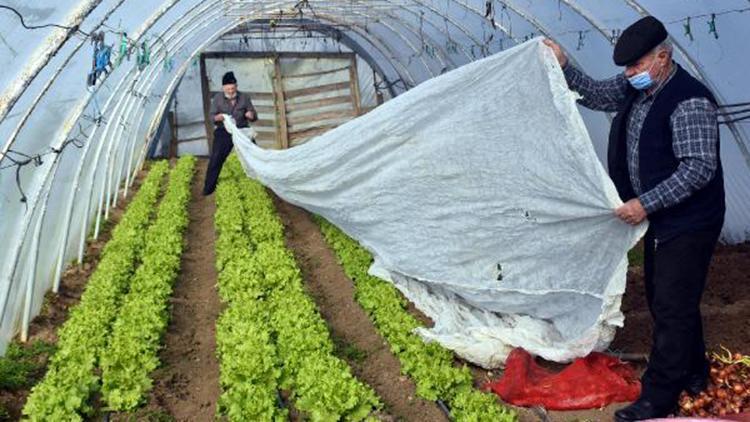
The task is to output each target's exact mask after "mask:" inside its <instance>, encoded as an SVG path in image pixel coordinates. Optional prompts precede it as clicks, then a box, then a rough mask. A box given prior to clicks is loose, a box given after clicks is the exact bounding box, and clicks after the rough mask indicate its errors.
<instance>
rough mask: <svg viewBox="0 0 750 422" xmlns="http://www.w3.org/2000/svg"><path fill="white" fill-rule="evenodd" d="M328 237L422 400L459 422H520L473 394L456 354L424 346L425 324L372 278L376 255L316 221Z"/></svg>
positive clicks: (360, 299)
mask: <svg viewBox="0 0 750 422" xmlns="http://www.w3.org/2000/svg"><path fill="white" fill-rule="evenodd" d="M316 221H317V222H318V224H319V226H320V228H321V231H322V232H323V235H324V237H325V239H326V241H327V242H328V244H329V245H330V247H331V248H332V249H333V251H334V252H335V254H336V256H337V257H338V261H339V263H340V264H341V265H342V266H343V268H344V271H345V272H346V274H347V276H349V278H350V279H351V280H352V281H353V283H354V286H355V289H356V293H355V298H356V300H357V301H358V302H359V303H360V305H361V306H362V307H363V308H364V310H365V311H366V312H367V313H368V314H369V315H370V318H371V319H372V320H373V323H374V324H375V327H376V328H377V330H378V331H379V332H380V334H381V335H382V336H383V337H384V338H385V339H386V340H387V341H388V343H389V344H390V347H391V351H392V352H393V353H394V354H395V355H396V356H397V357H398V359H399V361H400V362H401V370H402V372H404V373H405V374H407V375H408V376H410V377H411V378H412V379H413V380H414V382H415V383H416V385H417V395H419V396H420V397H423V398H425V399H427V400H438V399H442V400H445V401H447V402H448V404H449V405H450V407H451V416H452V417H453V419H455V420H456V421H494V422H497V421H515V420H516V419H517V416H516V414H515V412H514V411H513V410H511V409H509V408H506V407H504V406H502V405H501V404H500V403H498V402H497V398H496V397H495V396H494V395H493V394H490V393H485V392H480V391H477V390H476V389H474V388H473V381H472V376H471V373H470V372H469V370H468V369H467V368H466V367H465V366H464V367H461V368H458V367H456V366H455V365H454V357H453V353H452V352H450V351H449V350H447V349H444V348H443V347H442V346H440V345H439V344H438V343H434V342H433V343H425V342H424V341H422V339H421V338H420V337H419V336H417V335H416V334H414V329H415V328H417V327H420V326H421V324H420V323H419V321H417V320H416V318H414V317H413V316H412V315H411V314H410V313H409V312H408V311H407V309H406V300H405V299H404V298H403V296H402V295H401V294H400V293H399V291H398V290H397V289H396V288H395V287H394V286H393V285H391V284H389V283H386V282H384V281H382V280H380V279H378V278H376V277H373V276H371V275H369V274H368V273H367V271H368V269H369V268H370V264H372V255H370V253H369V252H367V250H365V249H364V248H363V247H362V246H360V245H359V243H357V242H356V241H355V240H354V239H352V238H350V237H348V236H347V235H346V234H344V233H343V232H342V231H341V230H339V229H338V228H337V227H335V226H334V225H333V224H331V223H329V222H328V221H326V220H324V219H322V218H320V217H316Z"/></svg>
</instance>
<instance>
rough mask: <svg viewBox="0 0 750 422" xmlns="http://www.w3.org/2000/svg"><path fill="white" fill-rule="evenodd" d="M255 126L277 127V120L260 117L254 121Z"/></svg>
mask: <svg viewBox="0 0 750 422" xmlns="http://www.w3.org/2000/svg"><path fill="white" fill-rule="evenodd" d="M252 125H253V127H270V128H274V129H275V128H276V121H275V120H272V119H258V120H256V121H254V122H253V123H252Z"/></svg>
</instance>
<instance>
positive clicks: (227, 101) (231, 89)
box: [203, 72, 258, 195]
mask: <svg viewBox="0 0 750 422" xmlns="http://www.w3.org/2000/svg"><path fill="white" fill-rule="evenodd" d="M221 89H222V91H223V92H222V93H219V94H216V95H215V96H214V98H213V99H212V100H211V109H210V111H209V115H210V116H211V118H212V119H213V121H214V124H215V125H216V129H214V144H213V149H212V150H211V157H210V158H209V160H208V170H207V171H206V180H205V184H204V185H203V195H210V194H212V193H213V192H214V190H215V189H216V183H217V181H218V180H219V173H221V168H222V166H223V165H224V161H226V159H227V157H228V156H229V153H230V152H232V147H233V146H234V144H233V143H232V135H230V134H229V132H227V130H226V129H225V128H224V124H223V123H222V122H223V121H224V114H228V115H230V116H232V118H234V121H235V122H236V123H237V127H239V128H242V127H247V126H248V122H254V121H256V120H258V114H257V113H256V111H255V107H253V103H252V101H250V97H249V96H247V95H246V94H243V93H241V92H239V91H237V79H235V77H234V72H227V73H225V74H224V76H223V77H222V78H221Z"/></svg>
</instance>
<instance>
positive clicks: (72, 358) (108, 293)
mask: <svg viewBox="0 0 750 422" xmlns="http://www.w3.org/2000/svg"><path fill="white" fill-rule="evenodd" d="M167 169H168V164H167V162H159V163H156V164H154V165H153V166H152V168H151V170H150V172H149V174H148V176H147V177H146V180H145V181H144V183H143V185H142V186H141V187H140V189H139V191H138V193H137V194H136V195H135V198H133V200H132V202H131V203H130V205H129V206H128V208H127V211H126V212H125V214H124V215H123V217H122V219H121V220H120V222H119V224H118V225H117V226H116V227H115V228H114V230H113V231H112V237H111V239H110V240H109V242H107V245H106V246H105V247H104V250H103V251H102V257H101V260H100V261H99V264H98V265H97V267H96V271H95V272H94V273H93V274H92V275H91V277H90V279H89V281H88V284H87V285H86V290H85V291H84V292H83V295H82V296H81V301H80V303H78V305H77V306H76V307H74V308H73V309H72V311H71V312H70V314H69V316H68V319H67V321H65V324H63V326H62V327H61V328H60V330H59V331H58V338H59V340H58V343H57V347H58V349H57V352H56V353H55V355H54V356H53V357H52V359H51V360H50V364H49V366H48V369H47V373H46V374H45V377H44V379H42V381H41V382H40V383H39V384H37V385H36V386H34V388H33V389H32V391H31V394H30V395H29V398H28V401H27V402H26V405H25V406H24V409H23V413H24V415H26V416H27V417H28V418H29V419H30V420H32V421H50V420H54V421H78V420H82V418H81V416H80V412H83V413H86V412H88V411H90V410H91V409H90V407H89V405H88V400H89V397H90V396H91V394H92V393H93V392H95V391H96V390H97V389H98V386H99V377H98V375H97V374H96V373H95V372H94V370H95V368H96V367H97V365H98V362H99V359H100V358H101V356H102V353H103V352H104V350H105V348H106V346H107V339H108V334H109V332H110V328H111V324H112V322H113V321H114V319H115V317H116V316H117V310H118V305H119V303H120V299H121V297H122V295H123V294H124V293H125V291H127V289H128V284H129V282H130V279H131V276H132V275H133V271H134V269H135V268H136V266H137V265H138V261H139V259H140V256H141V251H142V249H143V246H144V244H145V241H146V230H147V228H148V226H149V223H150V221H151V217H152V214H153V211H154V207H155V205H156V202H157V200H158V198H159V194H160V192H161V186H162V181H163V179H164V175H165V174H166V172H167Z"/></svg>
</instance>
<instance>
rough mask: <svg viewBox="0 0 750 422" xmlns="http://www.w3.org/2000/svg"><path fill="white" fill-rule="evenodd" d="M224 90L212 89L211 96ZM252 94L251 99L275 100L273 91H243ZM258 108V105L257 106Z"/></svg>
mask: <svg viewBox="0 0 750 422" xmlns="http://www.w3.org/2000/svg"><path fill="white" fill-rule="evenodd" d="M221 93H223V91H211V96H212V97H213V96H214V95H216V94H221ZM242 93H243V94H245V95H249V96H250V101H273V98H274V97H273V92H242ZM256 108H257V107H256Z"/></svg>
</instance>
